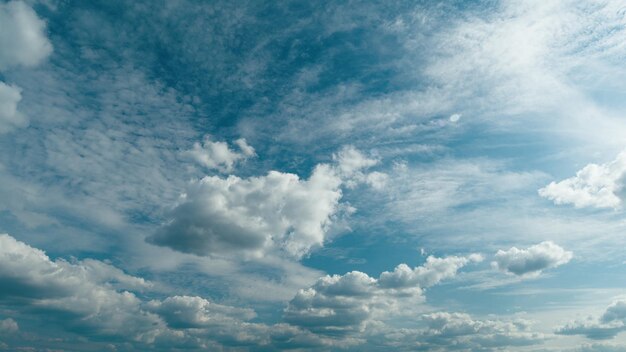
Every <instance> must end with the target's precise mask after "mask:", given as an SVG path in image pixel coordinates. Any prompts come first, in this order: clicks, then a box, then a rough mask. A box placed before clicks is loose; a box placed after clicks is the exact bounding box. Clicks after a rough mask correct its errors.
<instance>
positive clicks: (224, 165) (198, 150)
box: [187, 137, 254, 172]
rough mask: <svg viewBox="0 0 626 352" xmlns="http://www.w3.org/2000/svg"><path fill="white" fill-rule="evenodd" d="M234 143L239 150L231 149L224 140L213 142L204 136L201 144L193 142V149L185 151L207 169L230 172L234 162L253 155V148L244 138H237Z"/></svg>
mask: <svg viewBox="0 0 626 352" xmlns="http://www.w3.org/2000/svg"><path fill="white" fill-rule="evenodd" d="M235 144H236V145H237V147H238V148H239V151H235V150H232V149H231V148H230V147H229V146H228V144H227V143H226V142H213V141H211V140H210V138H209V137H205V139H204V141H203V142H202V144H200V143H198V142H196V143H194V145H193V149H191V150H189V151H187V154H189V155H190V156H191V157H192V158H193V159H194V160H195V161H196V162H197V163H198V164H200V165H202V166H204V167H206V168H207V169H216V170H219V171H221V172H231V171H232V169H233V167H234V166H235V163H237V162H238V161H243V160H245V159H247V158H249V157H252V156H254V148H252V147H251V146H249V145H248V144H247V143H246V140H245V139H243V138H240V139H237V140H236V141H235Z"/></svg>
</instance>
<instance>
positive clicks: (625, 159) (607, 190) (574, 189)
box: [539, 152, 626, 208]
mask: <svg viewBox="0 0 626 352" xmlns="http://www.w3.org/2000/svg"><path fill="white" fill-rule="evenodd" d="M625 173H626V152H622V153H620V154H619V155H618V156H617V158H616V159H615V160H613V161H611V162H610V163H606V164H600V165H598V164H589V165H587V166H585V167H584V168H582V169H581V170H580V171H578V172H577V173H576V176H574V177H570V178H568V179H565V180H563V181H559V182H551V183H550V184H549V185H547V186H546V187H544V188H541V189H540V190H539V195H540V196H542V197H544V198H548V199H550V200H552V201H553V202H554V203H555V204H572V205H574V206H575V207H577V208H582V207H594V208H618V207H620V206H621V205H622V195H623V194H622V190H623V187H624V176H625Z"/></svg>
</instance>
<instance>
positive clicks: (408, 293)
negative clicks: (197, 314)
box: [285, 255, 482, 336]
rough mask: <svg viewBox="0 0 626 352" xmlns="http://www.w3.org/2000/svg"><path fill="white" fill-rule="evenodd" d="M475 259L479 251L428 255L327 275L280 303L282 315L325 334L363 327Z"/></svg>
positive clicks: (410, 303) (402, 308) (403, 307)
mask: <svg viewBox="0 0 626 352" xmlns="http://www.w3.org/2000/svg"><path fill="white" fill-rule="evenodd" d="M480 260H482V257H480V256H479V255H471V256H468V257H446V258H435V257H429V258H428V259H427V260H426V263H424V265H422V266H419V267H416V268H413V269H411V268H409V267H408V266H407V265H406V264H400V265H398V266H397V267H396V268H395V270H394V271H392V272H387V271H386V272H383V273H382V274H381V275H380V277H379V278H372V277H370V276H369V275H367V274H365V273H362V272H359V271H352V272H349V273H347V274H345V275H332V276H330V275H327V276H325V277H322V278H320V279H319V280H318V281H317V282H316V283H315V284H314V285H313V286H311V287H309V288H307V289H303V290H300V291H299V292H298V293H297V294H296V296H295V297H294V298H293V299H292V300H291V301H290V302H289V305H288V306H287V308H286V309H285V321H286V322H288V323H290V324H292V325H295V326H299V327H301V328H303V329H306V330H309V331H311V332H314V333H317V334H322V335H328V336H345V335H349V334H354V333H357V332H363V331H364V330H365V329H366V328H367V327H368V325H375V324H376V321H384V320H387V319H389V318H390V317H391V316H393V315H394V313H395V314H396V315H397V314H401V313H402V312H405V313H406V312H407V311H411V310H412V308H416V307H417V305H416V303H419V302H420V301H421V300H422V299H423V290H424V289H425V288H427V287H431V286H433V285H436V284H437V283H439V282H440V281H442V280H444V279H448V278H451V277H454V276H455V275H456V273H457V271H458V270H459V269H460V268H462V267H463V266H465V265H466V264H468V263H470V262H476V261H480Z"/></svg>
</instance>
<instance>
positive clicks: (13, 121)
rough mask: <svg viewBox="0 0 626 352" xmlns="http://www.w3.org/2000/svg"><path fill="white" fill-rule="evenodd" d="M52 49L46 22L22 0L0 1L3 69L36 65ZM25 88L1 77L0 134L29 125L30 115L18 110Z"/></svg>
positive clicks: (0, 46)
mask: <svg viewBox="0 0 626 352" xmlns="http://www.w3.org/2000/svg"><path fill="white" fill-rule="evenodd" d="M51 52H52V45H51V44H50V42H48V38H47V37H46V34H45V23H44V22H43V21H42V20H41V19H39V17H37V14H36V13H35V11H33V9H32V8H31V7H30V6H28V5H27V4H26V3H24V2H22V1H10V2H7V3H0V71H3V70H6V69H7V68H9V67H12V66H20V65H21V66H34V65H36V64H38V63H39V62H41V61H42V60H43V59H45V58H46V57H47V56H48V55H50V53H51ZM20 100H22V90H21V89H20V88H19V87H16V86H14V85H9V84H6V83H4V82H2V81H0V134H1V133H6V132H9V131H11V130H13V129H15V128H20V127H25V126H26V125H27V124H28V119H27V118H26V116H24V115H23V114H22V113H21V112H19V111H18V110H17V105H18V103H19V102H20Z"/></svg>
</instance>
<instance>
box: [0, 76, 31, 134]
mask: <svg viewBox="0 0 626 352" xmlns="http://www.w3.org/2000/svg"><path fill="white" fill-rule="evenodd" d="M20 100H22V90H21V89H20V88H18V87H16V86H12V85H7V84H5V83H3V82H1V81H0V133H6V132H9V131H11V130H13V129H15V128H19V127H25V126H26V125H27V124H28V119H27V118H26V116H24V115H23V114H22V113H21V112H19V111H18V110H17V104H18V103H19V102H20Z"/></svg>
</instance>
